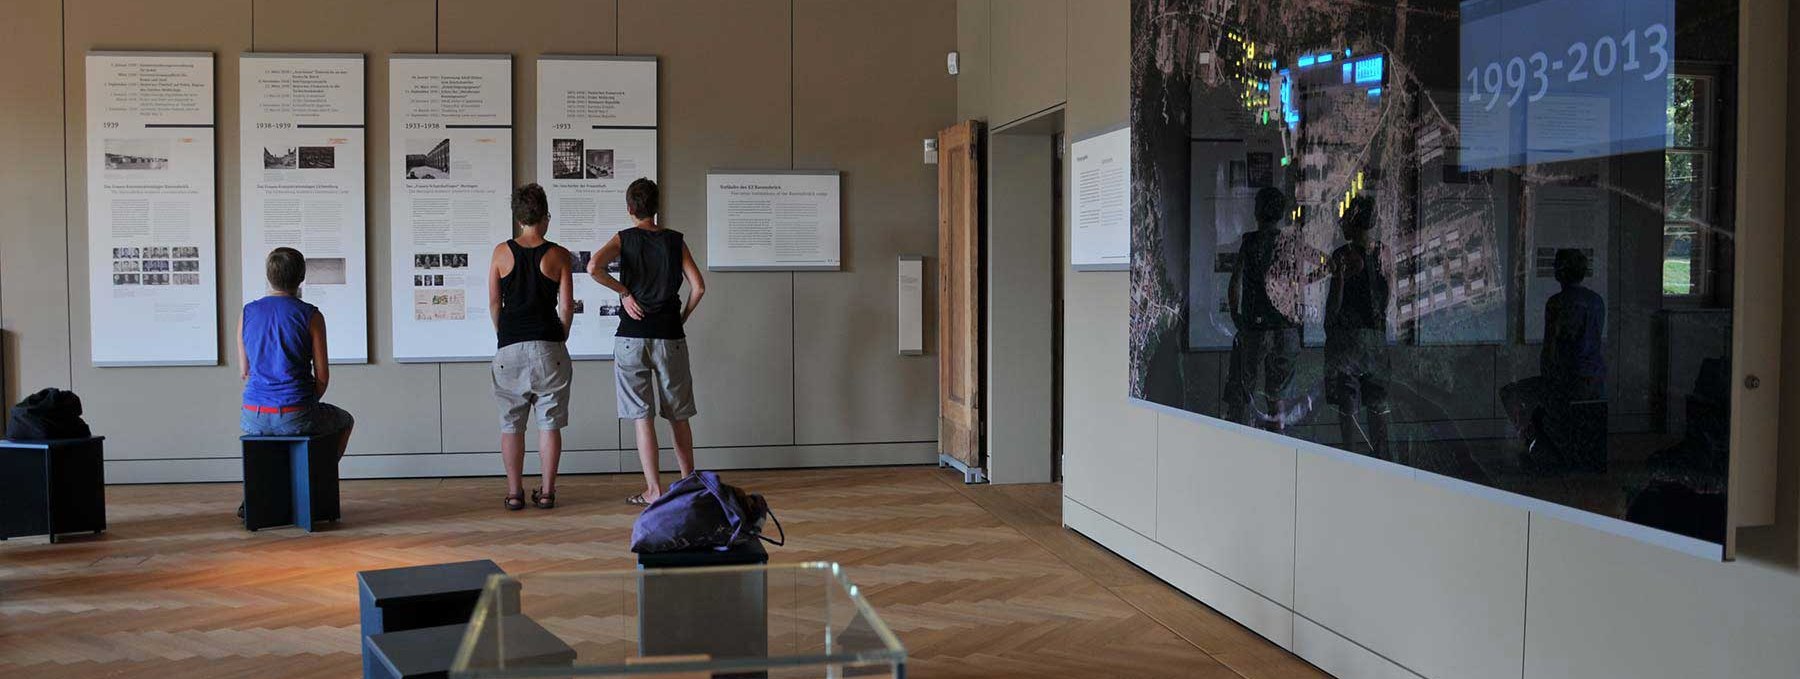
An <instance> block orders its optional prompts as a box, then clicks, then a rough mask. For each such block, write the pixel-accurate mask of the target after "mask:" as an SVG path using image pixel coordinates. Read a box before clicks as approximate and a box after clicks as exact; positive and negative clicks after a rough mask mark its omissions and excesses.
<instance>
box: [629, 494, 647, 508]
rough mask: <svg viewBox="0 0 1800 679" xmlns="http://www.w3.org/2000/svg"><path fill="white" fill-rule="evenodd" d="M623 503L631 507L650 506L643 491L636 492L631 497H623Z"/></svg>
mask: <svg viewBox="0 0 1800 679" xmlns="http://www.w3.org/2000/svg"><path fill="white" fill-rule="evenodd" d="M625 504H628V505H631V506H633V507H648V506H650V501H649V500H646V499H644V494H643V493H638V494H636V495H633V496H631V497H628V498H625Z"/></svg>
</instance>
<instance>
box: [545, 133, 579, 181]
mask: <svg viewBox="0 0 1800 679" xmlns="http://www.w3.org/2000/svg"><path fill="white" fill-rule="evenodd" d="M586 146H587V144H586V143H585V142H583V141H582V140H580V139H552V140H550V176H551V177H552V178H554V179H580V178H581V164H582V162H581V158H582V149H583V148H585V147H586Z"/></svg>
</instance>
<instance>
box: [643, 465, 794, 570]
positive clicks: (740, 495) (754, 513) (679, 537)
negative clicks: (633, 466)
mask: <svg viewBox="0 0 1800 679" xmlns="http://www.w3.org/2000/svg"><path fill="white" fill-rule="evenodd" d="M765 518H768V519H773V518H775V515H774V513H772V512H770V511H769V503H768V502H766V501H764V500H763V496H761V495H756V494H752V493H746V492H744V490H743V489H741V488H738V487H736V486H731V485H727V484H726V483H725V482H724V481H720V480H719V475H718V474H714V473H712V472H695V473H694V474H693V475H692V476H688V477H686V478H683V479H681V480H680V481H676V482H675V483H673V484H671V485H670V486H669V489H668V490H667V491H665V492H663V494H662V497H659V498H657V499H656V501H655V502H652V503H650V506H649V507H645V508H644V513H642V514H639V515H638V518H637V522H636V523H634V524H632V526H631V551H633V552H637V553H639V554H655V553H659V552H679V551H686V550H694V549H713V550H718V551H724V550H727V549H730V548H732V547H734V546H736V545H738V544H739V543H743V542H748V541H750V540H757V539H761V540H764V541H767V542H769V543H770V544H773V545H781V544H783V543H785V542H786V541H787V534H786V532H785V531H782V530H781V521H780V520H779V519H777V520H776V521H775V530H776V531H777V532H778V533H779V534H780V535H781V539H780V540H774V539H770V538H768V537H764V536H763V534H762V529H763V520H764V519H765Z"/></svg>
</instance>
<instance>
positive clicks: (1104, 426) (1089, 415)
mask: <svg viewBox="0 0 1800 679" xmlns="http://www.w3.org/2000/svg"><path fill="white" fill-rule="evenodd" d="M1130 282H1131V281H1130V275H1129V274H1127V273H1125V272H1122V271H1120V272H1112V271H1109V272H1096V273H1082V274H1074V275H1067V276H1065V277H1064V278H1063V286H1064V287H1063V305H1064V306H1063V317H1064V318H1065V319H1071V320H1068V321H1065V322H1064V323H1063V357H1062V360H1063V395H1062V401H1063V422H1062V426H1063V493H1064V494H1065V495H1067V496H1068V497H1070V498H1073V499H1075V500H1077V501H1080V502H1081V503H1082V504H1085V505H1087V506H1089V507H1092V508H1094V510H1095V511H1098V512H1100V513H1102V514H1105V515H1106V516H1108V517H1111V518H1112V519H1113V520H1115V521H1118V522H1119V523H1121V524H1124V525H1125V526H1127V527H1129V528H1130V529H1132V530H1134V531H1137V532H1139V533H1142V534H1144V535H1147V536H1152V537H1154V536H1155V535H1156V493H1157V485H1158V484H1156V483H1154V482H1153V481H1152V480H1151V479H1152V477H1153V476H1154V473H1155V470H1156V458H1157V455H1156V417H1157V415H1156V413H1154V412H1151V411H1150V410H1148V409H1146V408H1139V407H1136V406H1133V405H1131V404H1130V403H1128V402H1126V400H1125V361H1126V356H1125V324H1126V314H1127V312H1128V310H1127V309H1126V306H1125V302H1126V299H1127V298H1128V295H1127V294H1126V286H1127V285H1129V284H1130Z"/></svg>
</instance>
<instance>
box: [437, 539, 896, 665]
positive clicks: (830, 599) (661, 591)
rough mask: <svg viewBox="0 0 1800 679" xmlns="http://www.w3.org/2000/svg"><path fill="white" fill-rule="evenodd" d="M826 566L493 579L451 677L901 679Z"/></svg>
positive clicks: (868, 619)
mask: <svg viewBox="0 0 1800 679" xmlns="http://www.w3.org/2000/svg"><path fill="white" fill-rule="evenodd" d="M905 665H906V650H905V649H904V648H903V647H901V645H900V642H899V640H898V639H896V638H895V637H894V634H893V632H891V631H889V630H888V628H887V626H886V625H885V624H883V623H882V621H881V619H880V618H879V617H878V616H876V614H875V611H874V609H872V608H870V607H869V603H868V601H866V600H865V599H864V598H863V596H862V594H861V592H859V591H858V589H857V587H856V585H854V584H851V582H850V581H849V579H848V578H846V577H845V576H844V573H843V569H842V568H840V567H839V566H838V565H837V564H835V563H818V562H814V563H801V564H783V565H772V566H727V567H711V568H675V569H648V570H646V569H640V570H633V571H612V572H590V573H574V572H557V573H529V574H524V575H518V576H510V575H496V576H494V577H493V578H492V579H490V580H489V582H488V585H487V587H486V589H485V590H484V591H483V592H482V596H481V600H480V603H478V604H477V606H476V609H475V614H474V617H473V618H472V619H471V621H470V624H469V628H468V632H467V634H466V635H465V637H464V639H463V642H462V645H461V647H460V648H459V649H458V650H457V656H456V661H455V664H454V665H453V666H452V669H451V676H453V677H462V678H465V679H493V678H498V677H665V678H668V679H688V678H696V679H697V678H700V677H759V678H763V677H766V678H771V679H790V678H791V679H810V678H814V677H818V678H824V677H896V678H898V677H903V676H905Z"/></svg>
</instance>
